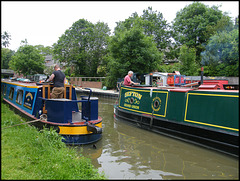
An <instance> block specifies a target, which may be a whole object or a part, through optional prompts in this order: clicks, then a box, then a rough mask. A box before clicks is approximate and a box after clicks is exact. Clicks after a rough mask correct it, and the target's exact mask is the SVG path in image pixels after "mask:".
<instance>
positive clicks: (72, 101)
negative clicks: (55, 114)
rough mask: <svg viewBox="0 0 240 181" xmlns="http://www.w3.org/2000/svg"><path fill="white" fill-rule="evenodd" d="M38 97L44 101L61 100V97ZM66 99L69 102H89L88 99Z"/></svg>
mask: <svg viewBox="0 0 240 181" xmlns="http://www.w3.org/2000/svg"><path fill="white" fill-rule="evenodd" d="M38 98H39V99H42V100H44V101H46V100H52V101H60V100H63V99H48V98H43V97H38ZM65 100H67V101H71V102H89V101H90V100H89V99H88V100H70V99H65Z"/></svg>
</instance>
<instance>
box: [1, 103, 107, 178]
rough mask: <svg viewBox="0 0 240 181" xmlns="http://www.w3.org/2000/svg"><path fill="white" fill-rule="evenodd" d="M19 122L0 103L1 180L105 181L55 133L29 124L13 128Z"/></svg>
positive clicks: (4, 105) (11, 112)
mask: <svg viewBox="0 0 240 181" xmlns="http://www.w3.org/2000/svg"><path fill="white" fill-rule="evenodd" d="M21 119H23V118H21V117H20V116H19V115H17V114H14V112H13V111H12V110H10V109H9V107H8V105H6V104H4V103H3V101H2V99H1V158H2V159H1V179H3V180H75V179H76V180H90V179H91V180H104V179H106V177H105V175H104V173H98V171H97V169H95V168H94V167H93V165H92V164H91V160H90V159H89V158H86V157H83V156H82V155H79V153H77V151H76V150H75V149H74V148H69V147H67V146H66V145H65V143H63V142H62V141H61V139H62V138H61V136H60V135H58V134H57V133H56V131H54V130H51V129H50V130H49V129H43V130H41V131H38V130H37V129H36V128H35V127H33V126H29V125H28V124H22V125H19V126H13V125H16V124H20V123H22V122H21ZM10 126H13V127H10ZM7 127H8V128H7Z"/></svg>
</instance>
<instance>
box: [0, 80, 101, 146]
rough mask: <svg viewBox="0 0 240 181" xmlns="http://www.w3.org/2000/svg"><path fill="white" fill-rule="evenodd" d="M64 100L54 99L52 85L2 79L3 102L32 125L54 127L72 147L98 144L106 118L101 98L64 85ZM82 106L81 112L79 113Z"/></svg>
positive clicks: (90, 91)
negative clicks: (101, 111) (103, 119)
mask: <svg viewBox="0 0 240 181" xmlns="http://www.w3.org/2000/svg"><path fill="white" fill-rule="evenodd" d="M64 87H65V91H64V98H62V99H51V98H50V92H51V90H52V88H53V84H51V83H34V82H24V81H15V80H11V79H2V80H1V93H2V96H3V101H4V102H6V103H8V104H9V105H10V106H11V107H12V108H14V110H16V111H17V112H19V113H21V115H23V116H24V117H26V118H27V119H28V120H33V121H30V122H31V124H32V125H34V126H36V127H38V128H40V129H42V128H43V127H46V128H50V127H53V128H54V129H55V130H56V131H57V132H58V133H59V134H60V135H61V136H62V137H63V139H62V141H63V142H64V143H66V144H69V145H82V144H90V143H94V142H96V141H98V140H100V139H101V137H102V118H101V117H100V116H98V98H97V97H91V93H92V90H91V89H89V88H86V89H88V90H89V96H81V100H77V95H76V91H75V87H74V86H72V85H64ZM79 107H81V110H79Z"/></svg>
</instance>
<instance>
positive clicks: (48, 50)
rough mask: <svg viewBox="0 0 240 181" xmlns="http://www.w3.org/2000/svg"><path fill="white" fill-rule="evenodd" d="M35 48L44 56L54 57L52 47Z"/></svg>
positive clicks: (38, 46)
mask: <svg viewBox="0 0 240 181" xmlns="http://www.w3.org/2000/svg"><path fill="white" fill-rule="evenodd" d="M35 47H36V48H37V49H38V50H40V52H41V54H43V55H52V54H53V50H52V47H50V46H46V47H44V46H43V45H35Z"/></svg>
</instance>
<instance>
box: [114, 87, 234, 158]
mask: <svg viewBox="0 0 240 181" xmlns="http://www.w3.org/2000/svg"><path fill="white" fill-rule="evenodd" d="M114 116H115V118H116V120H123V121H128V122H129V123H132V124H134V125H136V126H138V127H140V128H142V129H146V130H149V131H152V132H156V133H159V134H163V135H166V136H170V137H173V138H176V139H180V140H182V141H185V142H189V143H193V144H196V145H199V146H203V147H205V148H208V149H212V150H216V151H219V152H222V153H226V154H228V155H231V156H234V157H238V156H239V139H238V138H239V133H238V132H239V90H223V89H210V88H206V86H205V85H200V86H199V87H194V88H190V87H170V86H169V87H168V86H165V87H153V86H151V85H139V86H124V85H121V87H120V93H119V98H118V101H117V103H116V105H115V106H114Z"/></svg>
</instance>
